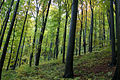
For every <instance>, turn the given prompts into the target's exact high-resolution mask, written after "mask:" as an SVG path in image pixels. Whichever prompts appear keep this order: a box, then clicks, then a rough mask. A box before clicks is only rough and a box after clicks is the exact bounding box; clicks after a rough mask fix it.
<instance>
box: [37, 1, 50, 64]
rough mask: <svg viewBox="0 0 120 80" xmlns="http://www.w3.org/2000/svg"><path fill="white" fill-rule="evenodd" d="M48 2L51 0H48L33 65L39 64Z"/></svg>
mask: <svg viewBox="0 0 120 80" xmlns="http://www.w3.org/2000/svg"><path fill="white" fill-rule="evenodd" d="M50 4H51V0H49V3H48V10H47V13H46V18H45V21H44V24H43V27H42V29H41V34H40V38H39V45H38V52H37V53H36V58H35V65H36V66H38V65H39V58H40V53H41V45H42V40H43V35H44V32H45V28H46V23H47V17H48V14H49V8H50Z"/></svg>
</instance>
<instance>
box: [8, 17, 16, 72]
mask: <svg viewBox="0 0 120 80" xmlns="http://www.w3.org/2000/svg"><path fill="white" fill-rule="evenodd" d="M16 25H17V19H16V22H15V27H14V31H13V39H12V45H11V50H10V57H9V60H8V65H7V68H6V70H8V69H9V66H10V62H11V56H12V52H13V42H14V38H15V29H16Z"/></svg>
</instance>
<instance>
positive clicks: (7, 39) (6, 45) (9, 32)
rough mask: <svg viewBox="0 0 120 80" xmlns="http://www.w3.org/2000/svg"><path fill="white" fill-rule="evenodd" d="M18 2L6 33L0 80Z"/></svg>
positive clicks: (0, 63)
mask: <svg viewBox="0 0 120 80" xmlns="http://www.w3.org/2000/svg"><path fill="white" fill-rule="evenodd" d="M19 2H20V0H17V3H16V7H15V10H14V14H13V18H12V21H11V24H10V28H9V31H8V35H7V38H6V41H5V45H4V48H3V52H2V56H1V60H0V80H1V74H2V68H3V64H4V61H5V57H6V52H7V47H8V43H9V40H10V36H11V33H12V29H13V25H14V21H15V18H16V14H17V10H18V7H19Z"/></svg>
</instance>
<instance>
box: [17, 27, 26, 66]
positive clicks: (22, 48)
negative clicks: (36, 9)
mask: <svg viewBox="0 0 120 80" xmlns="http://www.w3.org/2000/svg"><path fill="white" fill-rule="evenodd" d="M26 34H27V28H26V32H25V35H24V39H23V45H22V49H21V55H20V60H19V67H20V66H21V60H22V54H23V49H24V44H25V37H26Z"/></svg>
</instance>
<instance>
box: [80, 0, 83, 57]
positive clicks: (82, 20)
mask: <svg viewBox="0 0 120 80" xmlns="http://www.w3.org/2000/svg"><path fill="white" fill-rule="evenodd" d="M82 30H83V0H81V28H80V37H79V56H80V54H81V39H82Z"/></svg>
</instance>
